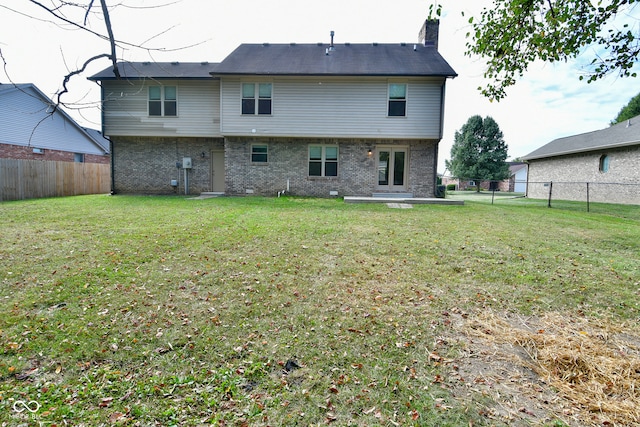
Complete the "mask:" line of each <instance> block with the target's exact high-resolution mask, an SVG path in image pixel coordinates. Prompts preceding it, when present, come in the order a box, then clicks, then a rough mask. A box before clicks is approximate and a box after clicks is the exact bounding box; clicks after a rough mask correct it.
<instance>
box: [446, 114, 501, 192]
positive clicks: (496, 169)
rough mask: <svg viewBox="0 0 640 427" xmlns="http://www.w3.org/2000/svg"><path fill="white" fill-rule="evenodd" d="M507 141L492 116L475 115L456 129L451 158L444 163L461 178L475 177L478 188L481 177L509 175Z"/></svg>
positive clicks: (490, 177)
mask: <svg viewBox="0 0 640 427" xmlns="http://www.w3.org/2000/svg"><path fill="white" fill-rule="evenodd" d="M506 159H507V144H506V143H505V142H504V138H503V135H502V131H501V130H500V127H499V126H498V123H496V121H495V120H493V118H491V117H486V118H485V119H483V118H482V117H480V116H478V115H476V116H472V117H470V118H469V120H467V123H465V124H464V125H463V126H462V129H461V130H460V131H456V133H455V139H454V143H453V146H452V147H451V160H446V161H445V164H446V166H447V169H449V170H450V171H451V173H452V174H453V175H454V176H456V177H458V178H459V179H460V180H474V181H476V182H477V191H480V181H485V180H490V181H501V180H503V179H507V178H509V166H508V165H507V163H506Z"/></svg>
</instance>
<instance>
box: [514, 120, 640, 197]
mask: <svg viewBox="0 0 640 427" xmlns="http://www.w3.org/2000/svg"><path fill="white" fill-rule="evenodd" d="M523 160H525V161H527V162H528V164H529V177H528V181H529V182H528V190H527V196H528V197H531V198H536V199H546V198H548V197H549V192H550V190H551V191H552V197H553V198H556V199H563V200H580V201H585V200H586V197H587V189H588V191H589V193H588V194H589V199H590V201H602V202H609V203H631V204H640V116H636V117H634V118H632V119H630V120H626V121H624V122H623V123H618V124H616V125H613V126H610V127H608V128H606V129H601V130H597V131H593V132H588V133H583V134H579V135H573V136H568V137H565V138H559V139H556V140H554V141H551V142H550V143H548V144H546V145H544V146H542V147H540V148H539V149H537V150H535V151H533V152H532V153H530V154H528V155H526V156H524V157H523ZM587 183H588V184H589V186H588V187H587Z"/></svg>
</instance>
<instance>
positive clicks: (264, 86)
mask: <svg viewBox="0 0 640 427" xmlns="http://www.w3.org/2000/svg"><path fill="white" fill-rule="evenodd" d="M271 90H272V85H271V83H242V114H265V115H269V114H271ZM256 106H257V108H256Z"/></svg>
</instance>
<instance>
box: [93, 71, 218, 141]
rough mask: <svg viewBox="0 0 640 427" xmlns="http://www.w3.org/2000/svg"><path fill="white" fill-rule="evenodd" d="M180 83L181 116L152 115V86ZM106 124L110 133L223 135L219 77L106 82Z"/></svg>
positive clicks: (104, 108) (122, 134)
mask: <svg viewBox="0 0 640 427" xmlns="http://www.w3.org/2000/svg"><path fill="white" fill-rule="evenodd" d="M158 83H160V84H162V85H167V86H176V88H177V98H178V115H177V117H166V116H160V117H150V116H149V114H148V107H147V103H148V98H147V97H148V86H149V85H150V84H151V85H157V84H158ZM102 85H103V99H104V104H103V126H104V129H103V130H104V134H105V135H107V136H193V137H218V136H220V82H219V81H218V80H214V79H211V80H163V81H160V82H158V81H150V80H137V81H126V80H122V81H104V82H103V83H102Z"/></svg>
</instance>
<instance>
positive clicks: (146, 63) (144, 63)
mask: <svg viewBox="0 0 640 427" xmlns="http://www.w3.org/2000/svg"><path fill="white" fill-rule="evenodd" d="M149 64H150V62H149V61H144V62H143V63H142V65H149Z"/></svg>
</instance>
